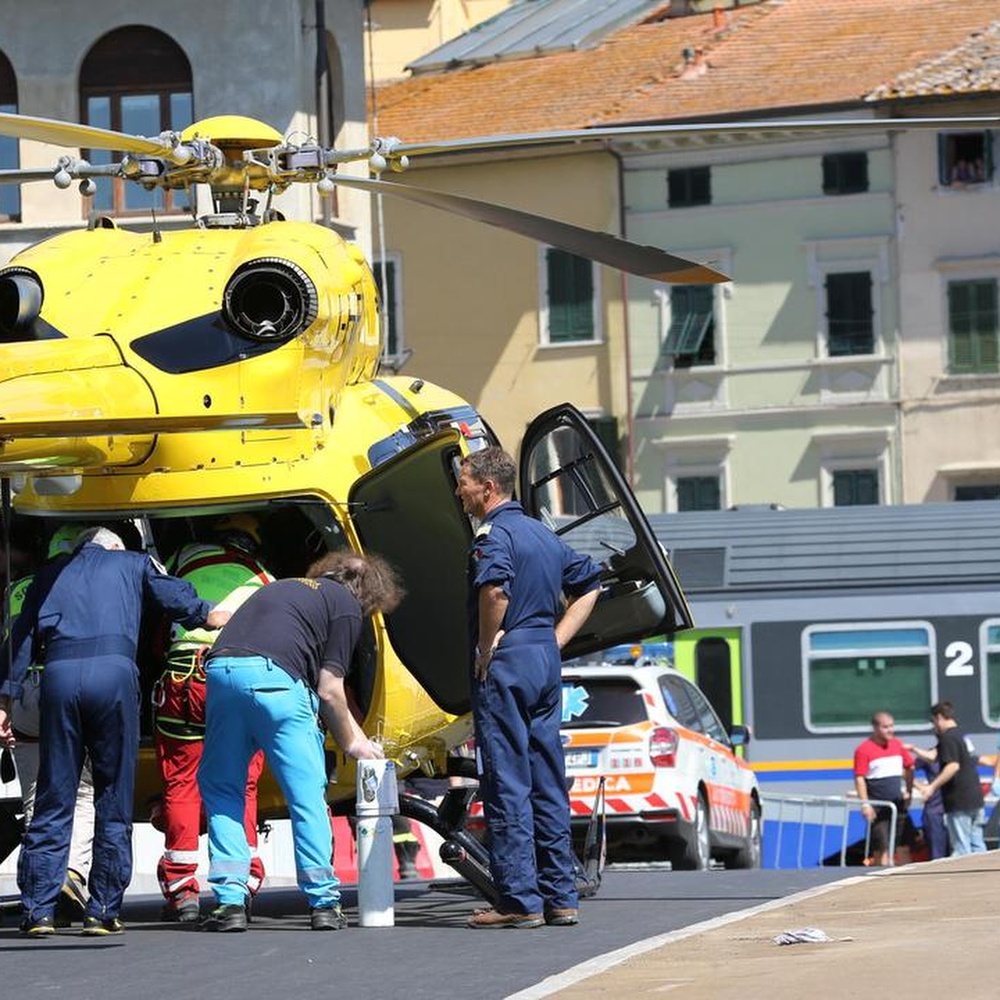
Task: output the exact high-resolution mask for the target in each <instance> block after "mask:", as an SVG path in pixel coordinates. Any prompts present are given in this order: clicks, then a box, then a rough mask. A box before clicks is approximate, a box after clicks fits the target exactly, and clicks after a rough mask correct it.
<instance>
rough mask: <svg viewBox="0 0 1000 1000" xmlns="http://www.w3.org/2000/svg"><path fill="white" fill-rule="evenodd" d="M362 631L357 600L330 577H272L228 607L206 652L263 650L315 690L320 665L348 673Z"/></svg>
mask: <svg viewBox="0 0 1000 1000" xmlns="http://www.w3.org/2000/svg"><path fill="white" fill-rule="evenodd" d="M360 635H361V605H360V604H358V601H357V598H356V597H355V596H354V595H353V594H352V593H351V592H350V591H349V590H348V589H347V588H346V587H345V586H344V585H343V584H341V583H337V582H336V581H335V580H327V579H323V578H321V579H319V580H304V579H287V580H275V582H274V583H269V584H268V585H267V586H266V587H261V589H260V590H258V591H256V593H254V594H251V595H250V597H249V598H248V599H247V600H246V601H245V602H244V603H243V604H242V605H240V607H239V608H237V609H236V611H235V612H234V613H233V617H232V618H230V619H229V621H228V622H227V623H226V626H225V628H223V630H222V631H221V632H220V633H219V637H218V638H217V639H216V640H215V645H214V647H213V649H212V654H211V657H210V659H211V658H213V657H218V656H226V655H229V656H245V655H251V656H266V657H268V658H269V659H271V660H274V661H275V663H277V664H279V666H281V668H282V669H283V670H285V671H287V672H288V673H289V674H291V675H292V677H295V678H296V679H300V678H301V679H302V680H304V681H305V682H306V684H308V685H309V687H311V688H312V689H313V690H314V691H315V690H316V687H317V685H318V683H319V671H320V668H321V667H323V668H325V669H326V670H329V671H330V672H331V673H333V674H336V675H337V676H338V677H344V676H345V675H346V674H347V670H348V667H349V666H350V664H351V656H352V655H353V653H354V647H355V646H356V645H357V642H358V638H359V636H360Z"/></svg>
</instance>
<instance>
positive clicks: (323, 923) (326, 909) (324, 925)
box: [309, 906, 347, 931]
mask: <svg viewBox="0 0 1000 1000" xmlns="http://www.w3.org/2000/svg"><path fill="white" fill-rule="evenodd" d="M309 926H310V927H311V928H312V930H314V931H342V930H343V929H344V928H345V927H346V926H347V917H345V916H344V912H343V910H341V908H340V907H339V906H317V907H316V908H315V909H313V910H310V911H309Z"/></svg>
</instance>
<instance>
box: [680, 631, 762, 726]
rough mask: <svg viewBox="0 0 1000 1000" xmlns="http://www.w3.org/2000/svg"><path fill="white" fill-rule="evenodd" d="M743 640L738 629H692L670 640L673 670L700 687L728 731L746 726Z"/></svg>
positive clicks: (741, 633) (741, 632)
mask: <svg viewBox="0 0 1000 1000" xmlns="http://www.w3.org/2000/svg"><path fill="white" fill-rule="evenodd" d="M742 640H743V631H742V629H740V628H715V629H698V628H694V629H689V630H687V631H684V632H678V633H677V634H676V635H675V636H674V638H673V646H674V663H673V665H674V668H675V669H677V670H679V671H680V672H681V673H682V674H684V676H685V677H687V678H689V679H690V680H692V681H694V683H695V684H697V685H698V687H699V688H701V690H702V691H703V692H704V693H705V696H706V697H707V698H708V700H709V701H710V702H711V703H712V707H713V708H714V709H715V711H716V714H717V715H718V716H719V720H720V721H721V722H722V724H723V725H724V726H725V727H726V730H727V731H728V730H729V729H731V728H732V727H733V726H734V725H736V726H741V725H744V724H745V723H744V721H743V719H744V712H743V669H742V667H743V661H742Z"/></svg>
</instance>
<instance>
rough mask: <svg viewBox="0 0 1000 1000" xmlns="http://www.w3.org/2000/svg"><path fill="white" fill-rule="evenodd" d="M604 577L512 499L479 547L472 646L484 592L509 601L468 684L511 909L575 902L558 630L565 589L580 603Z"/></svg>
mask: <svg viewBox="0 0 1000 1000" xmlns="http://www.w3.org/2000/svg"><path fill="white" fill-rule="evenodd" d="M600 572H601V568H600V566H599V565H598V564H597V563H596V562H594V561H593V560H592V559H591V558H590V557H589V556H585V555H581V554H579V553H577V552H574V551H573V549H571V548H570V547H569V546H568V545H566V544H565V542H563V541H562V539H560V538H559V537H558V536H557V535H556V534H555V532H553V531H552V530H551V529H549V528H548V527H546V526H545V525H543V524H542V523H541V522H540V521H537V520H535V519H534V518H532V517H529V516H528V515H527V514H525V512H524V509H523V508H522V507H521V505H520V504H519V503H518V502H517V501H516V500H511V501H508V502H506V503H504V504H501V505H500V506H498V507H495V508H494V509H493V510H492V511H490V512H489V513H488V514H487V515H486V517H485V518H484V519H483V523H482V524H481V525H480V527H479V530H478V531H477V532H476V537H475V539H474V541H473V545H472V552H471V559H470V565H469V620H470V628H471V634H472V644H471V645H472V648H473V649H475V648H476V646H477V645H478V625H479V615H478V594H479V590H480V588H482V587H484V586H487V585H489V584H495V585H498V586H500V587H501V588H502V589H503V592H504V594H505V596H506V597H507V599H508V602H509V603H508V605H507V610H506V613H505V615H504V619H503V622H502V623H501V626H500V627H501V628H502V629H503V630H504V635H503V638H502V639H501V640H500V643H499V645H498V646H497V649H496V652H495V653H494V654H493V657H492V659H491V661H490V664H489V670H488V672H487V675H486V678H485V680H483V681H482V682H479V681H477V680H475V678H473V682H472V710H473V717H474V720H475V726H476V750H477V756H478V758H479V770H480V778H479V780H480V792H481V795H482V799H483V811H484V816H485V819H486V824H487V829H488V831H489V838H490V839H489V847H490V870H491V874H492V876H493V881H494V883H495V884H496V886H497V889H498V890H499V892H500V897H501V900H500V905H499V909H500V910H501V911H502V912H505V913H542V912H543V910H550V909H556V908H563V907H575V906H576V905H577V893H576V882H575V878H574V876H573V857H572V843H571V839H570V813H569V797H568V793H567V790H566V766H565V760H564V757H563V750H562V742H561V740H560V735H559V724H560V720H561V718H562V684H561V659H560V655H559V646H558V644H557V643H556V637H555V624H556V622H557V620H558V619H559V617H560V616H561V614H562V601H561V597H562V594H563V592H565V593H566V594H568V595H570V596H574V597H577V596H580V595H582V594H585V593H587V592H589V591H591V590H594V589H596V588H597V587H598V586H599V581H598V577H599V575H600Z"/></svg>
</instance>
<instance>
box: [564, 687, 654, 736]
mask: <svg viewBox="0 0 1000 1000" xmlns="http://www.w3.org/2000/svg"><path fill="white" fill-rule="evenodd" d="M647 718H648V715H647V713H646V706H645V703H644V702H643V700H642V692H641V691H640V690H639V686H638V685H637V684H636V683H635V682H634V681H631V680H629V679H628V678H625V677H593V678H590V677H586V678H581V677H566V678H564V679H563V688H562V725H563V728H569V729H572V728H586V727H587V726H630V725H632V724H633V723H635V722H645V721H646V719H647Z"/></svg>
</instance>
